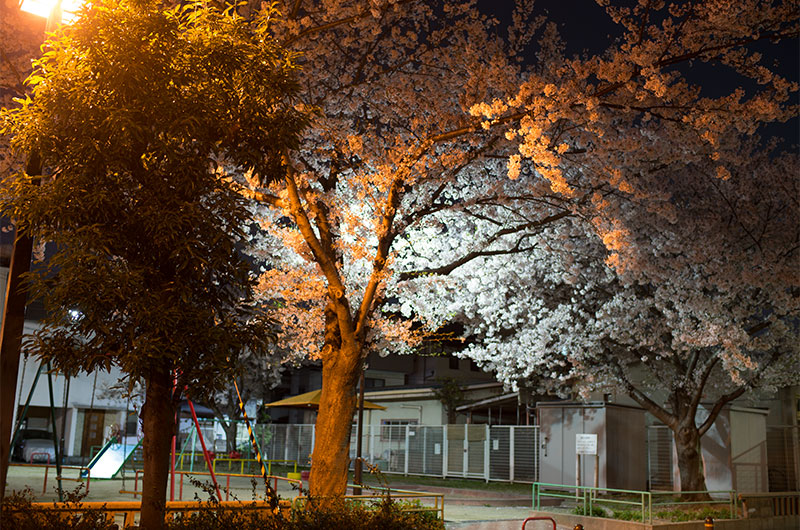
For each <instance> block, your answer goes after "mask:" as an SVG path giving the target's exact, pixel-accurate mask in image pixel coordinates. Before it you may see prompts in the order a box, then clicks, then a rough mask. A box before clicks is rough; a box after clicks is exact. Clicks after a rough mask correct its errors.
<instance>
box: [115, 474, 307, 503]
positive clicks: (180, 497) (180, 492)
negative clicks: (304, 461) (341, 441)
mask: <svg viewBox="0 0 800 530" xmlns="http://www.w3.org/2000/svg"><path fill="white" fill-rule="evenodd" d="M175 473H176V474H177V475H180V482H179V484H180V486H179V489H178V501H171V502H179V501H181V500H183V477H184V475H206V476H211V473H209V472H207V471H175ZM140 474H142V475H144V470H143V469H136V470H134V475H133V489H132V490H119V492H120V493H127V494H131V495H133V496H134V497H137V496H138V495H141V494H142V492H141V491H139V475H140ZM216 475H217V476H218V477H227V479H226V483H225V500H226V501H227V500H228V499H229V498H230V492H231V477H244V478H255V479H262V478H264V476H263V475H255V474H248V473H224V472H223V473H216ZM267 478H268V479H272V480H273V481H274V490H275V491H277V490H278V481H279V480H282V481H285V482H288V483H290V484H294V485H295V486H296V487H297V490H298V491H300V488H302V487H303V481H302V480H297V479H293V478H287V477H279V476H277V475H267ZM220 500H222V499H220Z"/></svg>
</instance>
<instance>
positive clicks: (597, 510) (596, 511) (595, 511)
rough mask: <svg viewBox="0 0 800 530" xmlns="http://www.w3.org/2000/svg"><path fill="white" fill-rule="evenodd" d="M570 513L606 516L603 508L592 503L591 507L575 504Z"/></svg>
mask: <svg viewBox="0 0 800 530" xmlns="http://www.w3.org/2000/svg"><path fill="white" fill-rule="evenodd" d="M572 513H574V514H575V515H584V516H588V517H608V514H607V513H606V511H605V510H604V509H603V508H601V507H600V506H594V505H593V506H591V507H584V506H576V507H575V508H574V509H573V510H572Z"/></svg>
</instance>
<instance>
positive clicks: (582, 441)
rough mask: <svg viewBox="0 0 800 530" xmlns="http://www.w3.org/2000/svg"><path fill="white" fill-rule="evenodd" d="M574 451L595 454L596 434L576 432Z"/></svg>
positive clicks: (581, 453)
mask: <svg viewBox="0 0 800 530" xmlns="http://www.w3.org/2000/svg"><path fill="white" fill-rule="evenodd" d="M575 453H577V454H579V455H596V454H597V435H596V434H576V435H575Z"/></svg>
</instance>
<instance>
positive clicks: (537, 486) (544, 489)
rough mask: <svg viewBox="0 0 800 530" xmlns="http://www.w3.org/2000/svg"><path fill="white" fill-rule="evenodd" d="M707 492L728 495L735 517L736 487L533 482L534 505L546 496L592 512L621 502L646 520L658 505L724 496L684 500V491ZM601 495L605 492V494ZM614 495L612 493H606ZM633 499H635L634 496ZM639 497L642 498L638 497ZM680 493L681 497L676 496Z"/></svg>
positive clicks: (535, 508)
mask: <svg viewBox="0 0 800 530" xmlns="http://www.w3.org/2000/svg"><path fill="white" fill-rule="evenodd" d="M692 494H695V495H696V494H707V495H709V496H712V497H713V496H714V495H717V496H723V497H727V501H728V503H729V506H730V514H731V517H735V516H736V514H737V511H738V504H737V502H736V491H734V490H710V491H640V490H623V489H614V488H595V487H592V486H572V485H569V484H548V483H545V482H534V483H533V509H534V510H536V511H540V510H541V507H542V498H545V497H549V498H556V499H566V500H569V501H571V502H574V503H576V504H577V505H578V506H583V513H585V514H591V513H592V507H593V506H595V505H600V504H606V505H612V506H613V505H617V506H634V507H636V509H637V510H638V511H640V512H641V514H642V522H649V523H652V522H653V507H654V506H674V505H682V504H719V503H720V499H719V498H718V499H711V500H687V501H684V500H680V497H681V496H683V495H692ZM601 495H603V496H602V497H601ZM606 495H610V496H611V497H606ZM665 496H669V497H672V498H671V499H669V500H665V501H654V499H657V498H659V497H665ZM626 497H628V498H626ZM631 497H632V498H633V499H632V498H631ZM636 497H638V499H636ZM676 497H678V499H676Z"/></svg>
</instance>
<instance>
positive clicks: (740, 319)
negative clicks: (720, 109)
mask: <svg viewBox="0 0 800 530" xmlns="http://www.w3.org/2000/svg"><path fill="white" fill-rule="evenodd" d="M737 145H739V147H740V149H741V151H739V152H729V153H728V154H729V158H728V157H726V160H728V161H730V162H732V163H731V166H732V167H735V168H736V169H735V170H734V172H733V174H732V176H731V178H729V179H728V180H726V181H719V180H718V179H716V177H714V176H713V169H714V167H713V165H710V166H709V167H708V168H706V171H705V172H704V171H703V170H702V169H701V168H699V167H697V166H690V167H687V168H685V170H684V171H683V172H681V173H676V174H674V175H673V178H671V179H670V180H669V181H668V185H667V186H666V187H665V188H666V192H667V193H668V197H669V200H668V201H667V203H668V204H670V205H671V206H672V208H673V210H674V211H673V214H674V215H672V216H670V217H669V218H668V217H665V216H664V215H662V214H660V213H654V212H652V211H648V209H647V207H646V205H642V204H636V203H635V201H634V202H633V204H629V205H628V207H627V208H626V215H625V217H622V218H618V221H620V224H619V229H620V231H623V232H624V233H625V234H626V239H627V241H626V242H625V244H624V245H623V246H620V247H619V248H618V250H617V255H616V256H613V255H612V254H611V253H610V251H609V250H608V248H607V246H606V245H605V244H604V242H603V240H602V239H601V237H599V236H598V234H597V230H596V227H595V226H594V225H593V224H592V220H591V219H586V218H583V219H582V218H580V217H579V216H576V217H573V218H570V220H569V222H567V223H562V224H561V225H559V227H558V229H557V230H555V231H551V232H549V233H544V234H542V235H541V238H540V239H539V241H538V243H539V244H538V245H536V246H535V248H534V249H532V250H531V251H529V252H526V253H519V254H514V255H511V256H503V257H499V258H498V257H493V258H489V257H487V258H481V259H480V260H476V261H473V262H472V263H470V264H468V265H465V266H464V267H461V268H459V269H458V270H457V271H454V272H453V273H451V274H450V275H448V277H447V278H441V277H438V276H429V277H424V278H417V279H415V280H414V281H413V283H414V284H415V285H414V286H413V289H406V290H405V291H404V293H405V294H406V295H408V298H407V299H405V300H403V301H402V304H403V305H405V306H407V307H408V311H409V313H413V314H421V315H425V316H426V317H427V318H428V319H430V320H432V321H434V322H439V323H444V322H453V321H456V322H460V323H461V324H462V325H464V326H465V327H466V332H465V334H466V335H468V336H469V338H470V341H469V344H468V346H467V347H466V348H465V349H464V350H463V352H462V354H463V355H466V356H469V357H471V358H473V359H475V360H476V361H478V362H480V363H481V364H482V365H483V366H484V367H485V368H487V369H491V370H493V371H495V372H496V373H497V374H498V377H499V378H500V379H501V380H503V381H504V382H506V383H507V384H509V385H510V386H513V387H518V386H526V387H533V388H534V389H536V390H538V391H540V392H545V391H557V392H567V393H570V392H574V391H576V390H578V391H580V392H581V393H583V394H584V395H586V394H587V393H589V392H591V391H603V392H608V391H609V390H618V391H621V392H623V393H626V394H628V395H629V396H630V397H631V398H632V399H633V400H635V401H636V402H637V403H639V404H640V405H641V406H642V407H643V408H644V409H645V410H647V411H648V412H650V413H651V414H653V415H654V416H655V417H656V418H658V419H659V420H660V421H662V422H663V423H664V424H665V425H667V426H668V427H669V428H670V429H672V431H673V432H674V435H675V441H676V449H677V454H678V466H679V470H680V477H681V488H682V489H683V490H684V491H704V490H705V489H706V487H705V480H704V474H703V466H702V460H701V454H700V451H699V444H700V438H701V437H702V436H703V435H704V434H705V433H706V432H707V431H708V429H709V428H710V427H711V425H712V424H713V423H714V421H715V419H716V417H717V416H718V414H719V412H720V411H721V410H722V408H723V407H724V406H725V405H726V404H728V403H730V402H731V401H732V400H734V399H736V398H738V397H740V396H742V395H743V394H745V392H748V391H751V390H754V389H773V388H775V386H776V385H785V384H796V383H797V373H799V372H798V371H799V370H800V349H798V346H797V344H798V338H800V333H799V331H800V330H798V324H797V322H798V317H800V311H798V309H799V307H800V301H798V296H797V292H798V287H800V273H798V271H800V255H799V253H798V252H799V247H798V241H800V206H799V205H798V202H797V197H798V191H800V177H798V175H799V174H800V171H798V160H797V156H796V155H783V156H777V155H772V154H771V153H769V152H768V151H767V152H763V151H758V152H754V151H753V149H760V146H759V147H753V146H749V147H750V149H748V148H747V146H742V145H741V144H737ZM771 155H772V156H771ZM733 162H736V163H735V164H734V163H733ZM765 181H767V182H769V183H770V186H769V187H765V186H764V185H763V182H765ZM452 237H455V238H457V237H458V236H457V235H453V236H452ZM462 293H468V296H464V295H463V294H462ZM701 406H702V407H703V408H701Z"/></svg>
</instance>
